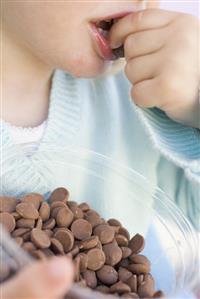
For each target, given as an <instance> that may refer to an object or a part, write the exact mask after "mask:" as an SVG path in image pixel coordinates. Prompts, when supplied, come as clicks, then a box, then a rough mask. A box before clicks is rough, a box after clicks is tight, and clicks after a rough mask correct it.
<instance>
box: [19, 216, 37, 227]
mask: <svg viewBox="0 0 200 299" xmlns="http://www.w3.org/2000/svg"><path fill="white" fill-rule="evenodd" d="M34 226H35V220H34V219H25V218H21V219H19V220H17V222H16V227H18V228H20V227H23V228H34Z"/></svg>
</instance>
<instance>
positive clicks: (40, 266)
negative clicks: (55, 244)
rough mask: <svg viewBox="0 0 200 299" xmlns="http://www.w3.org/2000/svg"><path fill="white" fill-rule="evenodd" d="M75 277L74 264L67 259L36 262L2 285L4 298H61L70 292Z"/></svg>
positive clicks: (55, 258) (57, 258) (58, 258)
mask: <svg viewBox="0 0 200 299" xmlns="http://www.w3.org/2000/svg"><path fill="white" fill-rule="evenodd" d="M73 276H74V269H73V265H72V262H71V261H70V260H69V259H68V258H66V257H54V258H51V259H49V260H46V261H41V262H35V263H33V264H32V265H31V266H28V267H26V268H25V269H24V270H23V271H22V272H20V273H19V274H18V275H17V276H16V277H14V278H13V279H11V280H10V281H8V282H6V283H4V284H3V285H2V288H1V293H2V295H3V296H2V298H7V299H10V298H12V299H14V298H15V299H19V298H20V299H21V298H24V299H25V298H29V299H32V298H38V299H39V298H41V299H44V298H45V299H48V298H52V299H53V298H59V297H61V296H63V295H64V294H65V293H66V292H67V291H68V290H69V288H70V286H71V283H72V281H73Z"/></svg>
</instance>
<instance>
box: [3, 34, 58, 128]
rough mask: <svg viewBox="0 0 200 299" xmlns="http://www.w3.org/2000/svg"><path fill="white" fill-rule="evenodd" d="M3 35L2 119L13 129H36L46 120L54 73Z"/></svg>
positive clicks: (27, 51) (23, 48) (26, 50)
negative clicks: (13, 127) (10, 124)
mask: <svg viewBox="0 0 200 299" xmlns="http://www.w3.org/2000/svg"><path fill="white" fill-rule="evenodd" d="M2 36H3V47H2V48H3V49H2V50H3V51H2V52H3V53H2V56H3V57H2V58H3V59H2V66H1V74H2V78H1V83H2V98H3V99H2V105H1V108H2V109H1V118H2V119H3V120H5V121H7V122H10V123H12V124H14V125H16V126H23V127H28V126H31V127H34V126H37V125H39V124H40V123H42V122H43V121H44V120H45V119H46V118H47V114H48V106H49V91H50V84H51V75H52V72H53V70H52V69H51V68H50V67H49V66H47V65H46V64H44V63H43V62H41V61H40V60H39V59H38V58H36V57H35V56H33V55H32V54H31V53H30V52H29V50H28V49H26V48H25V47H23V46H21V45H19V44H17V43H15V41H14V39H11V38H9V37H8V36H5V35H4V34H2Z"/></svg>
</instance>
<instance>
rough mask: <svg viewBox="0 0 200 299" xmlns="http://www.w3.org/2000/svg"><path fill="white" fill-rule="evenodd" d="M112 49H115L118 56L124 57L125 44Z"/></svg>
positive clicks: (114, 52)
mask: <svg viewBox="0 0 200 299" xmlns="http://www.w3.org/2000/svg"><path fill="white" fill-rule="evenodd" d="M112 51H113V54H114V55H115V57H116V58H122V57H124V46H121V47H119V48H116V49H113V50H112Z"/></svg>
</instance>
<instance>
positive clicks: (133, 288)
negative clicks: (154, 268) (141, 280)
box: [126, 274, 137, 293]
mask: <svg viewBox="0 0 200 299" xmlns="http://www.w3.org/2000/svg"><path fill="white" fill-rule="evenodd" d="M126 283H127V285H129V287H130V288H131V292H133V293H136V292H137V276H136V275H135V274H134V275H131V276H130V277H129V278H128V279H127V281H126Z"/></svg>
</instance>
